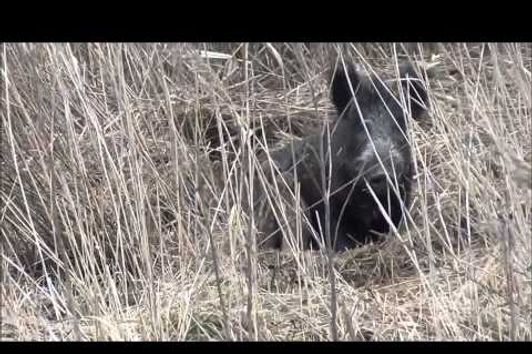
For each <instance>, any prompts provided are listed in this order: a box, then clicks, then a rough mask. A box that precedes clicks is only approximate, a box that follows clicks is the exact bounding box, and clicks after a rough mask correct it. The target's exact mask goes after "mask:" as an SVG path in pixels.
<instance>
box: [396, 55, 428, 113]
mask: <svg viewBox="0 0 532 354" xmlns="http://www.w3.org/2000/svg"><path fill="white" fill-rule="evenodd" d="M399 72H400V75H401V85H402V87H403V92H404V94H405V96H406V98H407V102H408V103H409V105H410V110H411V112H412V117H413V118H414V119H418V118H419V117H420V116H421V115H422V114H423V113H425V112H426V110H427V108H428V106H429V100H428V95H427V90H426V89H425V85H424V82H423V80H421V79H420V78H419V76H418V75H417V74H416V72H415V71H414V67H413V66H412V64H411V63H409V62H407V63H404V64H402V65H401V67H400V68H399Z"/></svg>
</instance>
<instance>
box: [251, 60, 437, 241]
mask: <svg viewBox="0 0 532 354" xmlns="http://www.w3.org/2000/svg"><path fill="white" fill-rule="evenodd" d="M400 77H401V86H402V91H403V92H404V96H403V97H405V100H403V101H402V100H401V99H400V98H399V96H396V95H394V94H393V91H392V90H391V89H390V88H389V87H388V86H387V85H386V84H384V83H383V82H382V81H381V80H379V79H378V78H376V77H373V76H367V75H365V74H362V73H361V72H360V71H358V70H357V69H355V68H354V67H353V66H348V67H347V68H345V67H344V66H343V65H339V66H338V68H337V69H336V70H335V72H334V75H333V78H332V82H331V96H332V102H333V103H334V106H335V108H336V115H335V117H334V119H332V120H331V123H332V124H329V127H330V129H329V133H328V134H327V133H324V132H325V130H324V131H323V132H322V133H321V134H318V135H315V136H310V137H307V138H304V139H302V140H298V141H295V142H293V143H292V144H291V146H287V147H285V148H283V149H281V150H278V151H275V152H273V153H271V154H270V157H271V159H267V160H266V161H264V162H263V163H262V165H261V166H262V170H263V171H264V173H265V176H267V177H269V180H270V181H271V180H272V178H273V179H274V180H275V181H276V182H277V183H276V185H277V186H278V187H277V188H278V189H277V191H278V192H280V193H279V194H280V195H281V196H285V197H286V196H287V195H294V193H293V192H294V191H295V189H294V188H292V187H289V186H293V185H294V181H296V184H295V185H296V186H298V190H299V195H300V199H299V205H300V206H301V209H300V210H301V211H302V212H300V211H298V208H294V207H293V200H294V199H293V198H292V205H290V204H288V207H287V208H282V209H281V208H278V207H275V206H274V205H276V203H275V202H278V201H276V200H273V199H272V198H270V199H268V198H267V197H266V196H265V193H264V189H263V188H264V186H263V185H262V184H261V185H258V184H257V188H255V196H256V198H255V204H254V206H255V208H256V211H258V213H257V214H255V215H256V217H255V220H256V222H257V225H258V229H259V235H260V236H261V237H259V240H260V242H261V244H262V245H263V246H266V247H273V248H281V247H282V246H283V244H284V242H283V241H284V240H285V237H284V236H283V227H282V225H286V224H287V223H288V225H290V227H292V230H294V227H295V226H294V225H295V220H297V219H298V218H297V216H298V213H299V214H300V215H299V216H300V217H301V216H305V218H306V219H307V220H308V222H307V223H305V222H302V223H301V224H302V225H303V229H302V230H301V231H302V232H301V233H299V235H301V236H302V237H301V239H300V242H302V243H303V247H304V248H305V249H308V248H318V247H320V245H326V244H327V242H326V241H325V235H326V234H327V233H326V232H325V230H326V228H325V226H326V224H325V223H326V221H327V220H329V224H328V225H329V230H330V232H329V234H330V235H331V245H332V247H333V249H334V250H336V251H342V250H345V249H349V248H353V247H356V246H357V245H360V244H363V243H365V242H367V241H375V240H377V239H378V236H377V235H379V234H380V235H383V234H386V233H388V232H389V230H390V222H391V223H392V224H393V225H394V226H395V227H398V225H399V223H400V221H401V219H402V217H403V210H405V208H407V207H408V205H409V201H410V189H411V178H412V157H411V151H410V145H409V139H408V132H407V126H408V124H407V119H408V117H409V115H411V116H412V117H413V118H414V119H417V118H418V117H420V116H421V115H422V114H423V113H424V112H425V109H426V106H427V104H428V103H427V93H426V91H425V89H424V85H423V83H422V82H421V80H420V79H419V78H418V76H417V75H416V73H415V71H414V69H413V67H412V66H411V65H410V64H409V63H407V64H404V65H402V66H401V67H400ZM353 95H354V96H353ZM401 102H406V104H401ZM321 148H322V149H321ZM329 148H330V149H329ZM321 152H323V154H322V153H321ZM321 156H323V158H322V157H321ZM272 176H273V177H272ZM280 176H282V177H283V178H279V177H280ZM323 176H325V179H324V177H323ZM323 181H325V185H327V183H330V193H329V198H328V202H329V214H328V215H329V218H327V217H326V215H327V213H326V199H327V198H324V195H325V194H324V192H323V191H324V189H323V184H322V182H323ZM261 191H262V192H261ZM274 199H275V198H274ZM272 206H274V207H273V208H272ZM284 234H286V232H284Z"/></svg>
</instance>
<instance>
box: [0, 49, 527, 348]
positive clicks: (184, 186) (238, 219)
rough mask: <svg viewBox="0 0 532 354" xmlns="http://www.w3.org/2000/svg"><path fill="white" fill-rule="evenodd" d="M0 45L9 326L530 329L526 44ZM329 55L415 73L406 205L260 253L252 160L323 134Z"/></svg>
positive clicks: (442, 332)
mask: <svg viewBox="0 0 532 354" xmlns="http://www.w3.org/2000/svg"><path fill="white" fill-rule="evenodd" d="M0 51H1V53H0V70H1V74H0V78H1V79H0V120H1V125H0V129H1V140H0V146H1V154H0V166H1V167H0V169H1V175H0V194H1V205H0V254H1V257H0V264H1V269H0V281H1V289H0V291H1V293H0V296H1V297H0V299H1V302H0V308H1V318H0V322H1V323H0V339H1V340H45V341H57V340H88V341H93V340H163V341H165V340H180V341H181V340H267V341H270V340H275V341H280V340H281V341H283V340H304V341H308V340H333V339H338V340H481V341H485V340H488V341H492V340H504V341H506V340H531V339H532V330H531V321H532V275H531V273H532V256H531V254H532V247H531V243H532V235H531V233H532V231H531V228H532V185H531V183H532V181H531V178H532V171H531V168H532V167H531V163H532V146H531V144H532V141H531V136H532V119H531V104H532V97H531V95H532V87H531V86H532V85H531V83H532V75H531V71H532V45H531V44H529V43H518V44H509V43H507V44H481V43H477V44H458V43H455V44H433V45H428V44H424V45H414V44H386V43H379V44H371V43H368V44H319V43H310V44H293V43H275V44H264V43H252V44H245V43H243V44H239V43H230V44H225V43H217V44H213V43H211V44H199V43H195V44H133V43H130V44H2V45H1V46H0ZM340 56H341V57H344V58H348V59H349V60H352V61H355V62H357V63H359V64H361V65H362V66H363V67H365V68H367V69H368V70H375V71H376V72H379V73H384V74H383V76H385V77H384V78H385V79H394V78H396V77H397V74H396V73H397V67H398V64H399V63H400V62H401V61H402V60H404V59H405V58H407V57H409V58H410V60H411V61H412V62H414V63H415V64H416V67H417V68H419V69H420V70H421V72H422V73H423V75H424V76H425V77H426V78H427V87H428V91H429V99H430V105H431V106H430V111H429V117H428V118H427V119H426V120H424V121H420V122H415V121H412V122H410V124H411V130H410V132H411V137H412V151H413V155H414V161H415V184H414V188H413V203H412V205H411V207H410V215H409V217H408V218H406V220H405V222H404V223H403V225H402V226H401V228H400V229H399V232H397V233H393V234H391V235H390V236H389V238H388V239H387V241H386V242H384V243H383V244H378V245H377V244H373V245H367V246H364V247H361V248H358V249H354V250H351V251H348V252H345V253H341V254H336V255H330V254H329V253H328V252H325V251H314V252H303V251H302V250H298V249H295V248H292V249H287V250H284V251H283V252H281V253H276V252H266V251H264V250H261V249H258V248H257V247H256V243H255V242H254V240H255V239H256V231H255V228H254V227H253V223H252V222H251V219H250V215H249V213H248V210H247V209H246V208H245V202H246V201H247V198H248V193H246V191H247V190H248V186H249V185H250V184H249V182H250V178H249V176H250V170H251V169H250V167H252V166H256V165H257V163H258V162H259V159H260V158H261V156H263V154H264V152H265V151H270V150H271V149H275V148H276V147H278V146H281V145H282V143H283V141H286V139H287V138H288V137H290V136H296V137H300V136H305V135H307V134H309V133H311V132H312V131H315V130H317V129H319V127H320V126H321V123H322V122H323V121H324V119H325V118H326V117H327V116H328V115H329V114H330V113H331V111H332V104H331V103H330V99H329V87H328V85H329V80H330V77H331V67H332V66H334V64H335V62H336V61H337V60H338V58H339V57H340ZM288 207H289V206H288Z"/></svg>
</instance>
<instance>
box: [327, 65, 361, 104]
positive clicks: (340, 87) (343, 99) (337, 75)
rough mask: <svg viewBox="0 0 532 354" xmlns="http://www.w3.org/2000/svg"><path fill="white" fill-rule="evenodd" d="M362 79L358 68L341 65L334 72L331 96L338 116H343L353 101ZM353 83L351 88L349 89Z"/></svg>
mask: <svg viewBox="0 0 532 354" xmlns="http://www.w3.org/2000/svg"><path fill="white" fill-rule="evenodd" d="M360 81H361V77H360V74H359V73H358V72H357V70H356V68H355V67H354V66H352V65H346V68H344V66H343V65H342V64H339V65H338V66H337V68H336V70H335V72H334V75H333V78H332V84H331V95H332V101H333V103H334V106H335V107H336V111H337V112H338V114H342V112H343V111H344V110H345V108H346V106H347V105H348V104H349V103H350V102H351V100H352V99H353V92H356V90H357V87H358V85H359V84H360ZM349 82H351V87H352V88H353V90H352V91H351V88H350V87H349Z"/></svg>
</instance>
